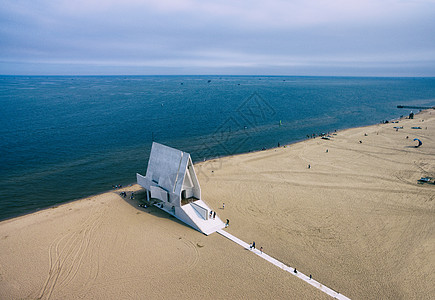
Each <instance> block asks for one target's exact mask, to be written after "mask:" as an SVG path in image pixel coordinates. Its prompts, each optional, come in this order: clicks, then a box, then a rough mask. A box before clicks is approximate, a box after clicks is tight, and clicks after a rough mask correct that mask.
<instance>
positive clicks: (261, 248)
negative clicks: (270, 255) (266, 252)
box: [249, 241, 263, 254]
mask: <svg viewBox="0 0 435 300" xmlns="http://www.w3.org/2000/svg"><path fill="white" fill-rule="evenodd" d="M252 249H254V250H255V241H254V242H252V243H250V244H249V250H252ZM260 253H261V254H263V247H260Z"/></svg>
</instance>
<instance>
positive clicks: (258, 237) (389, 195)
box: [0, 111, 435, 299]
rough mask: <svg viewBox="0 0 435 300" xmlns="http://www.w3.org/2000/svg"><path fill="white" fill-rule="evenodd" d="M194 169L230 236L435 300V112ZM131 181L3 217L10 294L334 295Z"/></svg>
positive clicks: (300, 265) (381, 288)
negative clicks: (145, 203)
mask: <svg viewBox="0 0 435 300" xmlns="http://www.w3.org/2000/svg"><path fill="white" fill-rule="evenodd" d="M422 120H424V121H422ZM394 126H403V129H399V130H398V131H396V130H395V129H394V128H393V127H394ZM412 126H419V127H421V128H422V129H411V127H412ZM426 127H427V129H426ZM365 134H366V135H365ZM406 136H408V137H409V138H408V139H406ZM414 138H419V139H421V140H422V142H423V145H422V146H421V147H419V148H415V147H414V145H415V144H416V142H414V141H413V139H414ZM359 141H361V142H362V143H360V142H359ZM326 150H328V152H326ZM308 165H310V166H311V168H308ZM195 168H196V172H197V174H198V178H199V181H200V184H201V188H202V196H203V199H204V201H206V202H207V203H208V204H209V205H210V207H211V208H212V209H215V210H216V211H217V212H218V214H219V216H220V218H221V219H227V218H228V219H230V226H229V228H228V229H226V230H227V231H228V232H230V233H231V234H233V235H235V236H237V237H238V238H240V239H242V240H244V241H246V242H250V241H255V242H256V244H257V248H259V247H263V249H264V251H265V252H266V253H267V254H269V255H271V256H273V257H275V258H277V259H278V260H280V261H282V262H284V263H286V264H287V265H289V266H291V267H296V268H297V269H298V270H300V271H301V272H303V273H305V274H307V275H308V274H312V275H313V278H315V279H316V280H317V281H319V282H321V283H323V284H325V285H326V286H328V287H330V288H332V289H334V290H337V291H339V292H341V293H342V294H344V295H346V296H348V297H350V298H352V299H400V298H402V299H431V298H434V297H435V290H434V287H433V282H435V275H434V274H435V272H433V270H434V269H435V185H429V184H418V183H417V179H419V178H420V177H422V176H432V177H435V111H427V112H423V113H421V114H419V115H416V116H415V119H414V120H400V123H399V124H395V123H389V124H379V125H374V126H369V127H364V128H354V129H349V130H345V131H341V132H338V133H337V135H333V136H332V138H331V139H330V140H323V139H320V138H316V139H310V140H306V141H303V142H300V143H297V144H293V145H290V146H287V147H281V148H277V149H270V150H267V151H260V152H255V153H247V154H242V155H237V156H231V157H225V158H221V159H218V160H211V161H206V162H203V163H199V164H197V165H195ZM212 171H213V172H212ZM122 190H125V191H127V193H128V194H129V193H130V191H133V190H135V191H138V190H140V187H138V186H137V185H135V186H132V187H127V188H124V189H122ZM122 190H113V191H110V192H108V193H105V194H101V195H97V196H92V197H88V198H86V199H82V200H79V201H76V202H72V203H68V204H65V205H61V206H58V207H55V208H51V209H47V210H43V211H39V212H36V213H34V214H30V215H26V216H22V217H19V218H15V219H11V220H7V221H3V222H1V223H0V298H1V299H18V298H31V299H35V298H42V299H48V298H51V299H77V298H87V299H89V298H91V299H95V298H98V299H100V298H106V299H117V298H134V299H139V298H140V299H144V298H147V299H175V298H178V299H180V298H181V299H204V298H205V299H211V298H217V299H228V298H235V299H242V298H243V299H245V298H254V299H260V298H263V299H264V298H266V299H270V298H279V299H289V298H290V299H323V298H324V299H327V298H329V297H328V296H327V295H325V294H323V293H322V292H320V291H318V290H316V289H315V288H313V287H311V286H309V285H308V284H306V283H305V282H303V281H301V280H299V279H297V278H296V277H294V276H292V275H291V274H288V273H286V272H284V271H282V270H280V269H279V268H277V267H275V266H273V265H271V264H269V263H268V262H266V261H264V260H262V259H260V258H258V257H257V256H256V255H253V254H252V253H250V252H249V251H248V250H244V249H243V248H241V247H240V246H238V245H236V244H234V243H233V242H231V241H229V240H227V239H226V238H224V237H222V236H220V235H218V234H216V233H215V234H212V235H210V236H205V235H203V234H201V233H199V232H197V231H195V230H193V229H191V228H190V227H187V226H186V225H184V224H182V223H180V222H179V221H177V220H176V219H174V218H172V217H170V216H169V215H167V214H165V213H163V212H161V211H159V210H158V209H157V208H141V207H138V200H137V199H136V200H129V199H128V197H127V198H126V199H125V198H122V197H120V196H119V192H120V191H122ZM223 202H225V209H219V208H220V207H222V203H223Z"/></svg>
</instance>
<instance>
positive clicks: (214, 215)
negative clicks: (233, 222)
mask: <svg viewBox="0 0 435 300" xmlns="http://www.w3.org/2000/svg"><path fill="white" fill-rule="evenodd" d="M215 218H216V212H215V211H214V212H213V220H214V219H215Z"/></svg>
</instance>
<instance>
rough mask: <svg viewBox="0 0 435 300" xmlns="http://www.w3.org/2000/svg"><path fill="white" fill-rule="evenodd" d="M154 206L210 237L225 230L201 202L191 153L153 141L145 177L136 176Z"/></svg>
mask: <svg viewBox="0 0 435 300" xmlns="http://www.w3.org/2000/svg"><path fill="white" fill-rule="evenodd" d="M136 178H137V183H138V184H139V185H141V186H142V187H143V188H145V189H146V190H147V198H148V200H150V198H154V199H157V200H158V203H156V204H155V205H156V206H157V207H159V208H161V209H163V210H164V211H166V212H167V213H169V214H171V215H173V216H174V217H176V218H177V219H179V220H181V221H183V222H184V223H186V224H188V225H189V226H191V227H193V228H195V229H196V230H198V231H200V232H202V233H204V234H206V235H209V234H211V233H213V232H215V231H217V230H219V229H222V228H224V227H225V224H224V223H223V222H222V221H221V220H220V219H219V217H218V216H217V215H216V216H215V218H213V216H212V217H210V211H211V209H210V208H209V207H208V206H207V204H206V203H205V202H204V201H203V200H202V199H201V187H200V186H199V182H198V178H197V177H196V173H195V169H194V168H193V163H192V159H191V157H190V154H189V153H186V152H183V151H180V150H177V149H174V148H171V147H168V146H165V145H162V144H159V143H156V142H153V145H152V147H151V154H150V158H149V161H148V168H147V173H146V176H142V175H140V174H136Z"/></svg>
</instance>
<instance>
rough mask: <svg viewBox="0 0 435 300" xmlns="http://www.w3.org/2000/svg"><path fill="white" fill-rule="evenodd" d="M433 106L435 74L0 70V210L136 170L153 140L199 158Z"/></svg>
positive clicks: (104, 186)
mask: <svg viewBox="0 0 435 300" xmlns="http://www.w3.org/2000/svg"><path fill="white" fill-rule="evenodd" d="M399 104H405V105H435V78H341V77H258V76H257V77H255V76H247V77H243V76H143V77H141V76H127V77H126V76H98V77H57V76H53V77H23V76H21V77H10V76H3V77H1V76H0V116H1V118H0V220H1V219H6V218H10V217H14V216H17V215H20V214H24V213H28V212H32V211H34V210H37V209H41V208H45V207H48V206H51V205H55V204H58V203H62V202H66V201H70V200H74V199H78V198H81V197H85V196H89V195H93V194H97V193H100V192H103V191H106V190H109V189H111V187H112V185H113V184H123V185H126V184H129V183H134V182H135V174H136V172H139V173H145V171H146V165H147V160H148V155H149V152H150V148H151V143H152V141H153V140H155V141H157V142H160V143H163V144H166V145H169V146H172V147H175V148H178V149H181V150H184V151H186V152H189V153H191V155H192V157H193V159H194V160H195V161H199V160H203V159H204V158H206V159H207V158H212V157H217V156H224V155H230V154H235V153H241V152H248V151H251V150H260V149H262V148H263V147H265V148H270V147H275V146H277V143H278V142H279V143H280V144H281V145H283V144H287V143H291V142H295V141H298V140H301V139H304V138H306V136H307V135H311V134H312V133H316V134H318V133H321V132H328V131H333V130H335V129H337V130H338V129H344V128H349V127H356V126H362V125H370V124H375V123H379V122H380V121H382V120H387V119H392V118H395V117H399V116H400V115H406V114H408V113H409V110H405V109H402V110H401V109H397V108H396V105H399Z"/></svg>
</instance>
